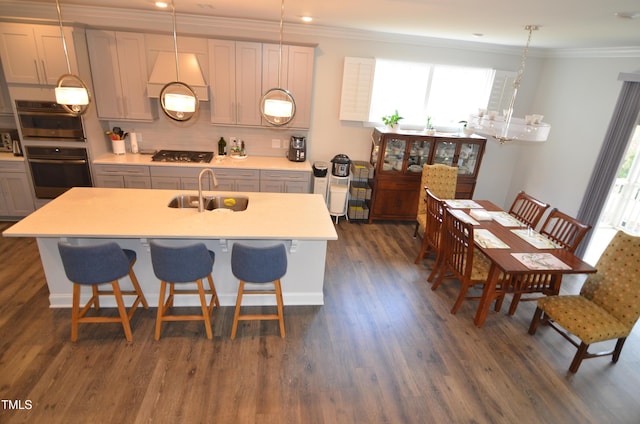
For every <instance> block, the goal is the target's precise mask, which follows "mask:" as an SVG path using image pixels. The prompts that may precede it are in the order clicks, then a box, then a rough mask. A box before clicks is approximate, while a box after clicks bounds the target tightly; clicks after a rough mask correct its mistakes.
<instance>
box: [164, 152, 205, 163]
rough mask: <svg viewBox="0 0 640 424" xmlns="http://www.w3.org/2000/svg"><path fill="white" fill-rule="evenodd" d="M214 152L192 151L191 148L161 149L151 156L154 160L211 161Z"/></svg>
mask: <svg viewBox="0 0 640 424" xmlns="http://www.w3.org/2000/svg"><path fill="white" fill-rule="evenodd" d="M211 159H213V152H192V151H189V150H160V151H159V152H157V153H156V154H155V155H153V156H152V157H151V160H152V161H153V162H202V163H209V162H211Z"/></svg>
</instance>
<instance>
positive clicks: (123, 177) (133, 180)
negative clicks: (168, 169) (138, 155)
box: [93, 165, 151, 188]
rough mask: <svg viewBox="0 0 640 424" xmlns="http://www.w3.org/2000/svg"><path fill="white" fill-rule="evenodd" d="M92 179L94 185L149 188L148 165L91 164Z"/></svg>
mask: <svg viewBox="0 0 640 424" xmlns="http://www.w3.org/2000/svg"><path fill="white" fill-rule="evenodd" d="M93 180H94V184H95V186H96V187H107V188H151V175H150V173H149V167H148V166H130V165H93Z"/></svg>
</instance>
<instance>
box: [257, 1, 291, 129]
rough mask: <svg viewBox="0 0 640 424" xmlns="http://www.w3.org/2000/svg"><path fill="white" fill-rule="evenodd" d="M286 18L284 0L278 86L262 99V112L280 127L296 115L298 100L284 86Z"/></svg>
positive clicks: (281, 12)
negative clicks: (283, 37) (283, 42)
mask: <svg viewBox="0 0 640 424" xmlns="http://www.w3.org/2000/svg"><path fill="white" fill-rule="evenodd" d="M283 19H284V0H282V5H281V7H280V48H279V51H278V87H277V88H272V89H270V90H268V91H267V92H266V93H264V95H263V96H262V99H261V100H260V114H261V115H262V117H263V118H264V120H265V121H267V122H268V123H269V124H271V125H274V126H276V127H280V126H283V125H286V124H288V123H289V122H291V120H292V119H293V117H294V116H295V115H296V102H295V100H294V99H293V95H292V94H291V93H290V92H289V91H287V90H285V89H284V88H282V81H281V77H282V25H283Z"/></svg>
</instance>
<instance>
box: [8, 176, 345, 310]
mask: <svg viewBox="0 0 640 424" xmlns="http://www.w3.org/2000/svg"><path fill="white" fill-rule="evenodd" d="M180 194H193V195H197V194H198V193H197V192H196V191H188V190H184V191H182V190H181V191H175V190H143V189H112V188H88V187H75V188H72V189H70V190H69V191H67V192H65V193H64V194H62V195H61V196H59V197H57V198H56V199H54V200H52V201H51V202H49V203H48V204H46V205H45V206H43V207H42V208H40V209H38V210H36V211H35V212H33V213H32V214H30V215H29V216H27V217H26V218H24V219H23V220H21V221H19V222H17V223H16V224H14V225H13V226H12V227H10V228H9V229H7V230H5V231H4V232H3V235H4V236H5V237H35V238H36V239H37V243H38V249H39V252H40V258H41V261H42V265H43V268H44V272H45V276H46V279H47V284H48V286H49V294H50V295H49V302H50V305H51V307H71V298H72V284H71V283H70V282H69V280H68V279H67V278H66V276H65V273H64V269H63V267H62V262H61V260H60V255H59V253H58V247H57V244H58V241H60V240H67V241H69V242H70V243H73V244H78V245H83V244H92V243H96V242H101V241H116V242H117V243H118V244H120V246H121V247H123V248H126V249H131V250H135V251H136V253H137V255H138V260H137V262H136V264H135V266H134V270H135V272H136V275H137V277H138V280H139V281H140V285H141V287H142V290H143V292H144V294H145V296H146V297H147V300H148V301H149V303H150V304H151V305H155V304H157V300H158V295H159V287H160V283H159V281H158V279H157V278H156V277H155V275H154V274H153V269H152V267H151V258H150V254H149V240H151V239H158V240H163V241H166V242H168V243H174V244H176V245H180V244H186V243H191V242H194V241H201V242H203V243H205V244H206V245H207V248H208V249H210V250H212V251H214V252H215V254H216V258H215V264H214V267H213V278H214V281H215V285H216V289H217V291H218V296H219V298H220V303H221V304H222V305H234V304H235V299H236V294H237V287H238V280H237V279H236V278H235V277H234V276H233V274H232V273H231V247H232V245H233V243H235V242H243V243H247V244H252V245H257V246H259V245H272V244H274V243H285V245H286V247H287V259H288V269H287V274H286V275H285V276H284V277H283V278H282V290H283V297H284V303H285V305H322V304H324V296H323V285H324V271H325V260H326V249H327V241H328V240H336V239H337V238H338V236H337V234H336V231H335V228H334V226H333V223H332V221H331V217H330V215H329V212H328V210H327V207H326V205H325V203H324V200H323V198H322V196H321V195H318V194H292V193H238V192H230V193H221V192H205V195H206V196H221V195H222V196H225V195H228V196H229V197H239V196H245V197H247V198H248V199H249V203H248V206H247V209H246V210H244V211H235V212H232V211H229V210H227V209H216V210H212V211H204V212H198V209H197V208H170V207H168V204H169V202H170V201H171V199H173V198H174V197H175V196H176V195H180ZM127 280H128V277H127V278H124V279H123V280H122V281H121V284H122V285H123V287H128V286H129V285H130V282H129V281H127ZM88 298H89V291H88V290H87V292H86V293H85V292H83V300H87V299H88ZM110 300H111V299H108V298H105V299H104V304H105V306H111V305H115V302H111V303H109V301H110ZM179 300H180V299H177V300H176V302H177V303H176V304H177V305H199V300H198V299H197V296H195V295H194V296H193V297H192V298H189V297H188V296H184V299H183V300H182V302H178V301H179ZM253 304H265V305H272V304H275V300H274V299H272V296H265V297H264V298H259V297H255V299H254V303H253Z"/></svg>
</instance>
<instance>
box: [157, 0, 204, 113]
mask: <svg viewBox="0 0 640 424" xmlns="http://www.w3.org/2000/svg"><path fill="white" fill-rule="evenodd" d="M171 15H172V18H173V47H174V51H175V55H176V80H175V81H173V82H170V83H168V84H166V85H165V86H164V87H162V90H160V106H161V108H162V111H163V112H164V114H165V115H167V116H168V117H169V118H171V119H173V120H174V121H188V120H190V119H191V118H193V117H194V116H195V115H196V114H197V113H198V109H199V108H200V102H199V101H198V96H196V93H195V91H193V89H192V88H191V87H189V85H188V84H186V83H184V82H180V68H179V65H178V38H177V35H176V8H175V6H174V4H173V0H171Z"/></svg>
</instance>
